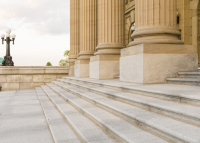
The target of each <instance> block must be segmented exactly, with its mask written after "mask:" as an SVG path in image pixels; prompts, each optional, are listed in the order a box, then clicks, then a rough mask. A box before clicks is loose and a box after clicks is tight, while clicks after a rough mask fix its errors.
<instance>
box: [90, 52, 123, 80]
mask: <svg viewBox="0 0 200 143" xmlns="http://www.w3.org/2000/svg"><path fill="white" fill-rule="evenodd" d="M119 58H120V55H97V56H93V57H91V58H90V78H94V79H113V78H115V76H119Z"/></svg>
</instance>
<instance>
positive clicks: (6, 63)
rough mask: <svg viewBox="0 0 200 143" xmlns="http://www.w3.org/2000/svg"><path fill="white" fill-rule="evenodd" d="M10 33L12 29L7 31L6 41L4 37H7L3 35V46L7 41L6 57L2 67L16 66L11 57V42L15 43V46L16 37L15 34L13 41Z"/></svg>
mask: <svg viewBox="0 0 200 143" xmlns="http://www.w3.org/2000/svg"><path fill="white" fill-rule="evenodd" d="M10 33H11V29H7V30H6V39H4V37H5V35H4V34H2V35H1V39H2V44H4V41H6V56H4V60H3V62H2V66H14V62H13V61H12V56H10V42H11V41H13V45H14V41H15V37H16V35H15V34H13V35H12V36H11V37H12V39H11V38H10Z"/></svg>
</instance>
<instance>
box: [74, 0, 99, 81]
mask: <svg viewBox="0 0 200 143" xmlns="http://www.w3.org/2000/svg"><path fill="white" fill-rule="evenodd" d="M79 32H80V53H79V57H78V60H77V61H76V63H75V72H74V73H75V76H76V77H89V63H90V57H91V56H94V52H95V51H96V46H97V0H80V30H79Z"/></svg>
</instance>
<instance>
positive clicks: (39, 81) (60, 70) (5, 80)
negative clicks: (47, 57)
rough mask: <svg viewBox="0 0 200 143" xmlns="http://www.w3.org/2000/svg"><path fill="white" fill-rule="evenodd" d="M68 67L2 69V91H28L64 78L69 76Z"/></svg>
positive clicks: (0, 71)
mask: <svg viewBox="0 0 200 143" xmlns="http://www.w3.org/2000/svg"><path fill="white" fill-rule="evenodd" d="M68 72H69V68H68V66H66V67H56V66H53V67H30V66H29V67H1V68H0V85H1V86H2V91H7V90H27V89H34V88H35V87H37V86H40V85H44V84H45V83H49V82H51V81H53V80H56V79H57V78H61V77H62V76H68Z"/></svg>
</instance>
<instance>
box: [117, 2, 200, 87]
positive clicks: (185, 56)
mask: <svg viewBox="0 0 200 143" xmlns="http://www.w3.org/2000/svg"><path fill="white" fill-rule="evenodd" d="M176 5H177V1H176V0H135V12H136V13H135V16H136V21H135V28H136V29H135V31H134V33H133V34H132V35H131V36H132V37H133V39H134V41H132V42H131V43H129V47H128V48H125V49H122V50H121V58H120V80H121V81H126V82H134V83H144V84H150V83H164V82H166V80H165V79H166V78H167V77H176V75H177V73H178V72H179V71H197V64H198V60H197V58H198V57H197V48H196V46H192V45H184V43H183V42H182V41H181V40H179V37H180V35H181V33H180V31H179V30H178V29H177V11H176V8H177V6H176Z"/></svg>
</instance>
